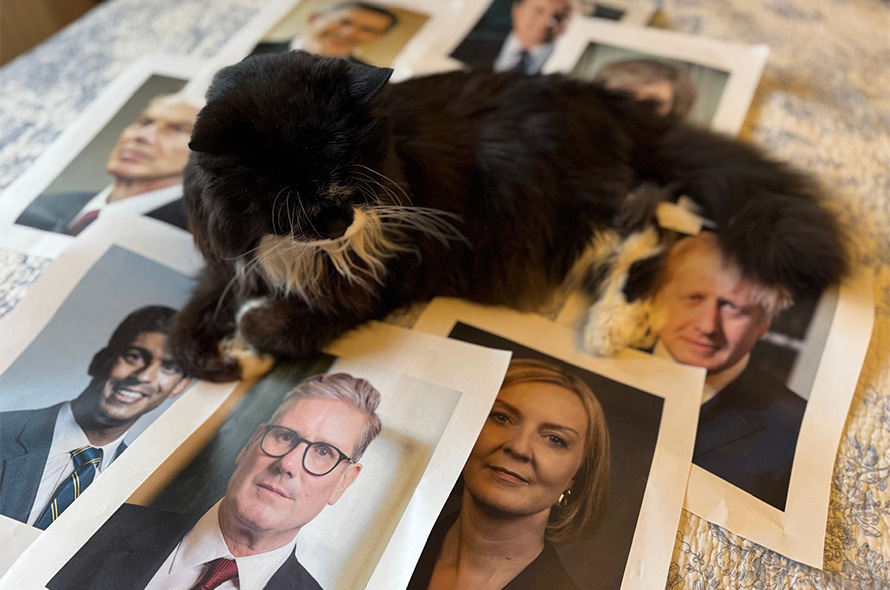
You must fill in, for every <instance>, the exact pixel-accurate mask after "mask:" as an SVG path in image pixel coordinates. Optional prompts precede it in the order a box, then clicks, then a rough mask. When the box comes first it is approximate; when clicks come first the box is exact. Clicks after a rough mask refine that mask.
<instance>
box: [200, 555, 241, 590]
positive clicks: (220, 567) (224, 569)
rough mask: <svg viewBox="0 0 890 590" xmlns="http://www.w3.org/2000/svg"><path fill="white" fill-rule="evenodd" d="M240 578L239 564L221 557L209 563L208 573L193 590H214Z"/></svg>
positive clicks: (206, 572) (205, 573)
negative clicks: (233, 579)
mask: <svg viewBox="0 0 890 590" xmlns="http://www.w3.org/2000/svg"><path fill="white" fill-rule="evenodd" d="M237 577H238V564H236V563H235V562H234V561H232V560H231V559H226V558H225V557H220V558H219V559H214V560H213V561H210V562H208V563H207V571H205V572H204V575H203V576H201V579H200V580H198V583H197V584H195V586H193V587H192V590H213V589H214V588H216V587H217V586H219V585H220V584H224V583H225V582H228V581H229V580H231V579H232V578H237Z"/></svg>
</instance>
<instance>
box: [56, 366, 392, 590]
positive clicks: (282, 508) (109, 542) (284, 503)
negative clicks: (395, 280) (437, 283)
mask: <svg viewBox="0 0 890 590" xmlns="http://www.w3.org/2000/svg"><path fill="white" fill-rule="evenodd" d="M379 404H380V393H379V392H378V391H377V389H376V388H374V386H373V385H371V384H370V383H369V382H368V381H366V380H364V379H358V378H355V377H352V376H351V375H348V374H346V373H334V374H329V375H316V376H314V377H310V378H308V379H306V380H305V381H303V382H302V383H300V385H298V386H297V387H296V388H295V389H293V390H292V391H291V392H290V393H288V394H287V396H285V398H284V400H283V401H282V403H281V405H280V406H279V407H278V409H277V410H276V411H275V412H274V414H273V415H272V417H271V418H270V419H269V420H268V422H266V423H263V424H260V425H259V426H258V427H257V429H256V431H254V433H253V435H252V436H251V437H250V439H249V440H248V442H247V444H246V445H245V446H244V447H243V448H242V449H241V451H240V453H238V456H237V458H236V460H235V462H236V467H235V471H234V473H233V474H232V476H231V478H230V479H229V482H228V485H227V487H226V493H225V496H224V497H223V498H222V499H221V500H220V501H219V502H217V503H216V504H215V505H214V506H213V507H212V508H211V509H210V510H208V511H207V512H205V513H204V514H203V515H200V516H199V517H198V518H197V519H196V518H195V515H188V514H179V513H173V512H166V511H160V510H157V509H153V508H147V507H144V506H137V505H132V504H124V505H123V506H122V507H121V509H120V510H118V511H117V512H116V513H115V514H114V515H113V516H112V517H111V518H110V519H109V520H108V522H106V523H105V525H103V527H102V528H101V529H100V530H99V531H98V532H97V533H96V534H95V535H94V536H93V537H92V538H91V539H90V541H89V542H87V544H86V545H84V546H83V547H82V548H81V550H80V551H79V552H78V553H77V554H76V555H75V556H74V558H73V559H72V560H71V561H69V562H68V564H67V565H66V566H65V567H64V568H63V569H62V570H61V571H59V573H58V574H57V575H56V576H55V577H54V578H53V579H52V580H51V581H50V583H49V584H48V585H47V587H48V588H50V590H61V589H75V588H76V589H77V590H83V589H88V588H97V589H98V588H108V587H109V586H108V584H109V583H111V582H113V585H114V586H115V587H120V588H147V589H148V590H159V589H163V590H177V589H183V590H190V589H196V588H200V589H202V590H210V589H219V590H223V589H227V588H255V589H259V588H266V589H270V590H276V589H281V590H284V589H293V590H304V589H306V590H318V589H320V588H321V586H320V585H319V584H318V582H316V580H315V578H313V576H312V575H311V574H310V573H309V572H308V571H307V570H306V569H305V568H304V567H303V566H302V565H301V564H300V563H299V562H298V561H297V558H296V555H295V545H296V541H297V536H298V535H299V533H300V530H301V529H302V528H303V526H305V525H306V524H307V523H309V522H310V521H311V520H312V519H314V518H315V517H316V516H317V515H318V514H319V513H320V512H321V510H322V509H323V508H324V507H325V506H326V505H329V504H334V503H335V502H337V500H339V499H340V497H341V496H342V495H343V493H344V492H345V491H346V490H347V488H349V486H350V485H352V483H353V482H354V481H355V480H356V478H357V477H358V475H359V473H360V472H361V469H362V466H361V464H360V463H359V461H360V459H361V457H362V454H363V453H364V452H365V450H366V449H367V448H368V445H370V444H371V441H373V440H374V438H375V437H377V435H378V434H379V433H380V430H381V428H382V426H381V422H380V418H379V417H378V415H377V407H378V405H379Z"/></svg>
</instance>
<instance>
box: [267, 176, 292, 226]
mask: <svg viewBox="0 0 890 590" xmlns="http://www.w3.org/2000/svg"><path fill="white" fill-rule="evenodd" d="M286 190H288V187H284V188H283V189H281V190H280V191H278V194H277V195H275V200H274V201H272V210H271V212H270V214H271V216H272V231H273V232H276V233H278V229H277V228H276V225H277V223H276V222H277V220H278V217H279V216H280V214H281V210H280V209H279V210H278V211H277V212H276V209H275V205H276V204H277V203H278V199H279V198H280V197H281V193H283V192H284V191H286Z"/></svg>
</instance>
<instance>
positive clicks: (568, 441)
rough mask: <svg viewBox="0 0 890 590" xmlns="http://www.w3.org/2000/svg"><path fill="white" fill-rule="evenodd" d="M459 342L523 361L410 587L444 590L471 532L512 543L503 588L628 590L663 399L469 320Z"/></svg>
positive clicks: (458, 332) (500, 574) (458, 329)
mask: <svg viewBox="0 0 890 590" xmlns="http://www.w3.org/2000/svg"><path fill="white" fill-rule="evenodd" d="M449 337H450V338H454V339H457V340H462V341H465V342H470V343H473V344H478V345H482V346H488V347H492V348H497V349H500V350H510V351H512V352H513V358H512V360H511V362H510V366H509V368H508V369H507V373H506V376H505V378H504V382H503V384H502V386H501V389H500V391H499V393H498V395H497V398H496V400H495V402H494V405H493V406H492V408H491V412H490V414H489V416H488V419H487V420H486V421H485V423H484V426H483V427H482V431H481V432H480V433H479V436H478V439H477V440H476V444H475V446H474V447H473V450H472V451H471V452H470V456H469V458H468V460H467V462H466V465H465V466H464V469H463V472H462V475H461V477H460V479H459V480H458V482H457V484H456V485H455V488H454V490H453V492H452V495H451V497H450V499H449V501H448V502H447V503H446V505H445V507H444V509H443V510H442V512H441V514H440V515H439V518H438V520H437V522H436V525H435V526H434V528H433V531H432V533H431V535H430V537H429V539H428V540H427V544H426V546H425V548H424V550H423V553H422V555H421V558H420V560H419V562H418V564H417V567H416V568H415V570H414V575H413V577H412V580H411V583H410V584H409V586H408V588H409V589H410V590H426V589H427V588H429V587H439V586H437V585H436V584H439V585H441V584H440V582H441V578H439V579H437V576H441V575H443V574H445V572H446V571H447V568H448V564H453V563H455V560H456V559H457V555H458V554H459V553H460V552H462V551H467V550H468V549H467V547H464V546H463V545H462V544H461V543H462V541H463V540H465V539H469V534H467V535H465V532H466V531H483V532H488V533H489V536H490V537H494V536H496V535H499V534H500V535H510V538H511V541H510V545H509V547H508V549H509V550H510V551H515V552H516V556H515V557H511V561H512V563H514V564H515V565H514V566H512V567H508V568H506V569H499V570H498V571H496V572H492V575H493V576H496V577H497V579H498V584H499V585H498V586H497V587H503V588H507V589H512V588H552V589H553V590H570V589H576V588H580V589H582V590H593V589H607V588H608V589H613V588H620V587H621V584H622V579H623V576H624V571H625V567H626V565H627V562H628V557H629V554H630V551H631V545H632V543H633V538H634V531H635V529H636V526H637V521H638V519H639V517H640V510H641V506H642V503H643V496H644V494H645V491H646V484H647V481H648V477H649V472H650V468H651V467H652V461H653V455H654V452H655V446H656V442H657V439H658V433H659V426H660V423H661V417H662V412H663V407H664V400H663V399H662V398H660V397H657V396H655V395H651V394H649V393H646V392H644V391H641V390H638V389H635V388H633V387H630V386H627V385H624V384H621V383H618V382H616V381H613V380H611V379H608V378H606V377H603V376H601V375H598V374H595V373H593V372H590V371H587V370H584V369H581V368H579V367H576V366H573V365H570V364H568V363H565V362H563V361H560V360H558V359H555V358H553V357H550V356H548V355H546V354H543V353H541V352H538V351H536V350H533V349H531V348H527V347H525V346H522V345H520V344H518V343H516V342H513V341H511V340H508V339H505V338H502V337H500V336H496V335H494V334H491V333H489V332H486V331H484V330H481V329H478V328H475V327H473V326H469V325H467V324H464V323H461V322H458V323H457V324H456V325H455V326H454V328H453V329H452V331H451V333H450V334H449ZM514 539H522V541H516V542H514ZM468 542H469V541H468ZM445 575H447V574H445Z"/></svg>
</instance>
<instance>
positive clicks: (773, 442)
mask: <svg viewBox="0 0 890 590" xmlns="http://www.w3.org/2000/svg"><path fill="white" fill-rule="evenodd" d="M658 302H659V309H660V311H661V313H663V314H664V325H663V327H661V329H660V332H659V342H658V345H657V346H656V353H659V352H666V353H668V354H670V356H671V357H672V358H673V359H674V360H676V361H678V362H681V363H685V364H688V365H694V366H696V367H703V368H705V369H707V371H708V372H707V376H706V378H705V391H704V393H703V397H702V408H701V414H700V416H699V423H698V433H697V435H696V440H695V449H694V451H693V458H692V461H693V463H695V464H696V465H698V466H700V467H702V468H704V469H707V470H708V471H710V472H711V473H713V474H715V475H717V476H719V477H721V478H722V479H725V480H726V481H728V482H729V483H731V484H733V485H735V486H737V487H739V488H741V489H743V490H745V491H746V492H748V493H750V494H752V495H753V496H755V497H757V498H758V499H760V500H762V501H764V502H766V503H768V504H771V505H772V506H775V507H776V508H778V509H779V510H784V509H785V501H786V498H787V495H788V484H789V481H790V479H791V468H792V464H793V462H794V451H795V448H796V446H797V437H798V433H799V431H800V424H801V422H802V420H803V415H804V410H805V409H806V402H805V401H804V400H803V399H802V398H800V397H799V396H797V395H796V394H795V393H794V392H792V391H790V390H789V389H788V388H787V387H785V386H784V385H783V384H782V383H779V382H778V381H776V380H775V379H773V378H772V377H770V376H769V375H767V374H766V373H763V372H762V371H759V370H758V369H756V368H755V367H752V366H749V365H748V361H749V359H750V356H751V349H753V348H754V345H755V344H756V343H757V341H758V340H759V339H760V337H761V336H763V335H764V334H765V333H766V331H767V330H768V329H769V326H770V323H771V321H772V318H773V317H774V315H775V314H776V313H777V312H778V311H780V310H781V309H783V308H785V307H787V305H788V304H789V302H790V301H789V298H788V296H787V294H785V293H784V292H782V291H781V290H780V289H777V288H770V287H766V286H764V285H762V284H759V283H758V282H756V281H755V280H754V279H751V278H749V277H746V276H743V275H742V273H741V271H740V269H739V268H738V267H737V266H736V265H735V264H734V263H733V262H732V261H731V260H728V259H726V258H725V257H724V256H723V253H722V251H721V249H720V245H719V243H718V241H717V238H716V236H715V235H714V234H713V233H710V232H705V233H702V234H700V235H698V236H693V237H689V238H685V239H683V240H681V241H680V242H678V243H677V245H676V246H674V248H673V249H672V250H671V253H670V256H669V258H668V262H667V269H666V274H665V282H664V285H663V287H662V288H661V289H660V290H659V293H658Z"/></svg>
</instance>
